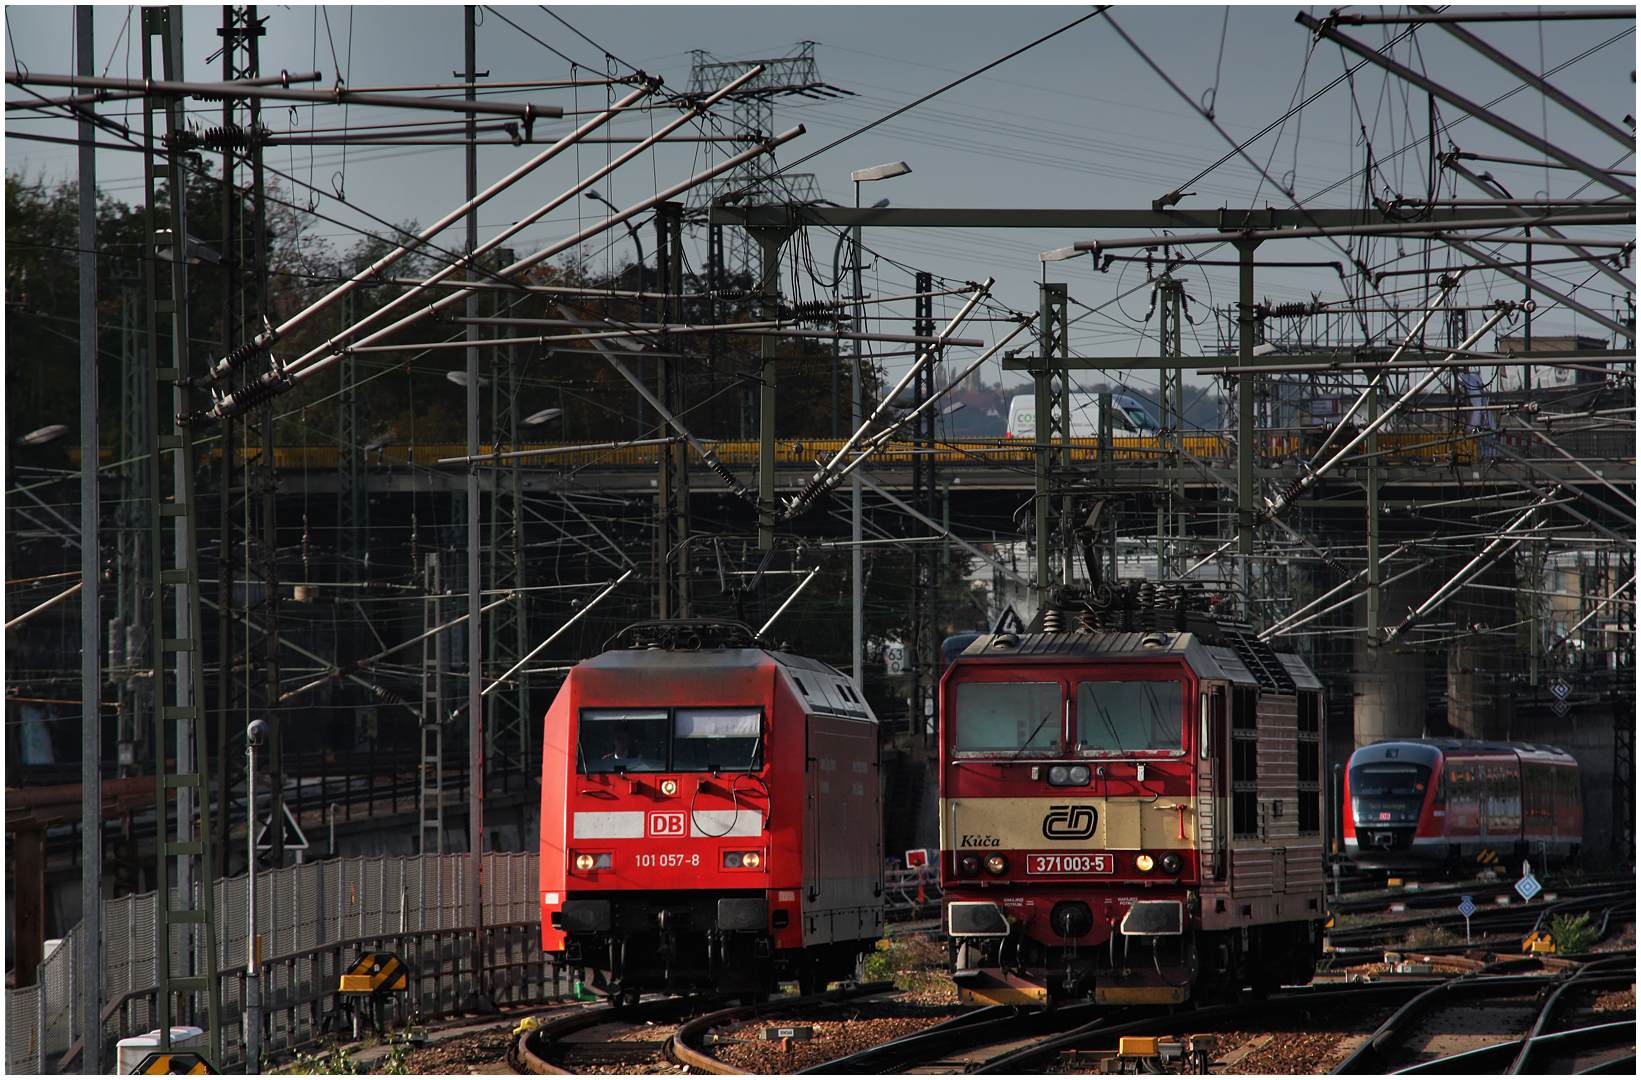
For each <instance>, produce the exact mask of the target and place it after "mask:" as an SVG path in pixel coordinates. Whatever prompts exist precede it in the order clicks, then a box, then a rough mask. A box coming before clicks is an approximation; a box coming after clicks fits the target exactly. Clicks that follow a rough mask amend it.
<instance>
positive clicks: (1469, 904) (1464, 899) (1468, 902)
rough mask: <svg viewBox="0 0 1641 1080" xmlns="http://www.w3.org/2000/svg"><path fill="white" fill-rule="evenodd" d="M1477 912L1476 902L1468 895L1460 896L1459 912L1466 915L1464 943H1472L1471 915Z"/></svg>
mask: <svg viewBox="0 0 1641 1080" xmlns="http://www.w3.org/2000/svg"><path fill="white" fill-rule="evenodd" d="M1475 913H1476V902H1475V901H1474V900H1472V899H1471V898H1470V897H1468V896H1461V897H1459V914H1460V915H1463V916H1464V943H1465V944H1466V945H1468V944H1470V916H1472V915H1474V914H1475Z"/></svg>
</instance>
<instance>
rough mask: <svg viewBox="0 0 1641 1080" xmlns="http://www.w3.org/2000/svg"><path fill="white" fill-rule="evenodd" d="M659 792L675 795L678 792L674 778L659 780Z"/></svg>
mask: <svg viewBox="0 0 1641 1080" xmlns="http://www.w3.org/2000/svg"><path fill="white" fill-rule="evenodd" d="M661 794H663V795H676V794H678V781H676V780H663V781H661Z"/></svg>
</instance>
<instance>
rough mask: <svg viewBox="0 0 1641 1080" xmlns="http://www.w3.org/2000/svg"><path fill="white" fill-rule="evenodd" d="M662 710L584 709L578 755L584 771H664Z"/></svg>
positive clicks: (665, 730)
mask: <svg viewBox="0 0 1641 1080" xmlns="http://www.w3.org/2000/svg"><path fill="white" fill-rule="evenodd" d="M667 720H668V717H667V710H665V709H583V710H582V712H581V742H580V745H579V746H578V747H577V756H578V757H579V758H580V761H581V769H582V771H583V772H586V773H607V772H666V771H667V743H668V742H669V741H671V740H670V738H669V737H670V735H671V732H670V731H669V730H668V724H667Z"/></svg>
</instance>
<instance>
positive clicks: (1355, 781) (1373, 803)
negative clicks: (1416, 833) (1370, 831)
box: [1350, 761, 1430, 825]
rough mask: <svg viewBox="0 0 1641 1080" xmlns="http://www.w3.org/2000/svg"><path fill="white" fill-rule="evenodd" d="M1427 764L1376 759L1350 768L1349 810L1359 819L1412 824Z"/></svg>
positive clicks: (1420, 803)
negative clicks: (1350, 804)
mask: <svg viewBox="0 0 1641 1080" xmlns="http://www.w3.org/2000/svg"><path fill="white" fill-rule="evenodd" d="M1429 783H1430V766H1428V765H1420V764H1418V763H1417V762H1413V761H1375V762H1372V763H1370V764H1367V765H1358V766H1356V768H1354V769H1352V770H1351V771H1350V797H1351V802H1352V804H1353V805H1352V806H1351V812H1352V813H1354V814H1355V815H1356V820H1357V821H1358V822H1360V823H1364V824H1368V825H1375V824H1379V823H1380V822H1385V823H1389V824H1411V823H1413V822H1416V821H1418V820H1419V809H1420V808H1421V807H1422V806H1423V805H1424V797H1425V791H1426V790H1427V788H1428V786H1429Z"/></svg>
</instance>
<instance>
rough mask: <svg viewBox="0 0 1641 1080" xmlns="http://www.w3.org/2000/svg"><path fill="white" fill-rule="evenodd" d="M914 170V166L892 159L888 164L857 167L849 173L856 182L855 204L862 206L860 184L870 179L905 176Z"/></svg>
mask: <svg viewBox="0 0 1641 1080" xmlns="http://www.w3.org/2000/svg"><path fill="white" fill-rule="evenodd" d="M911 171H912V167H911V166H910V165H908V164H906V163H905V162H904V161H891V162H889V163H888V164H887V165H873V166H872V167H871V168H870V169H856V170H855V171H854V172H852V173H850V174H849V179H851V180H853V181H854V182H855V206H856V207H857V208H858V207H859V206H860V185H862V184H864V183H866V182H867V181H869V180H887V179H889V178H890V177H891V176H905V175H906V174H907V173H909V172H911Z"/></svg>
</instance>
